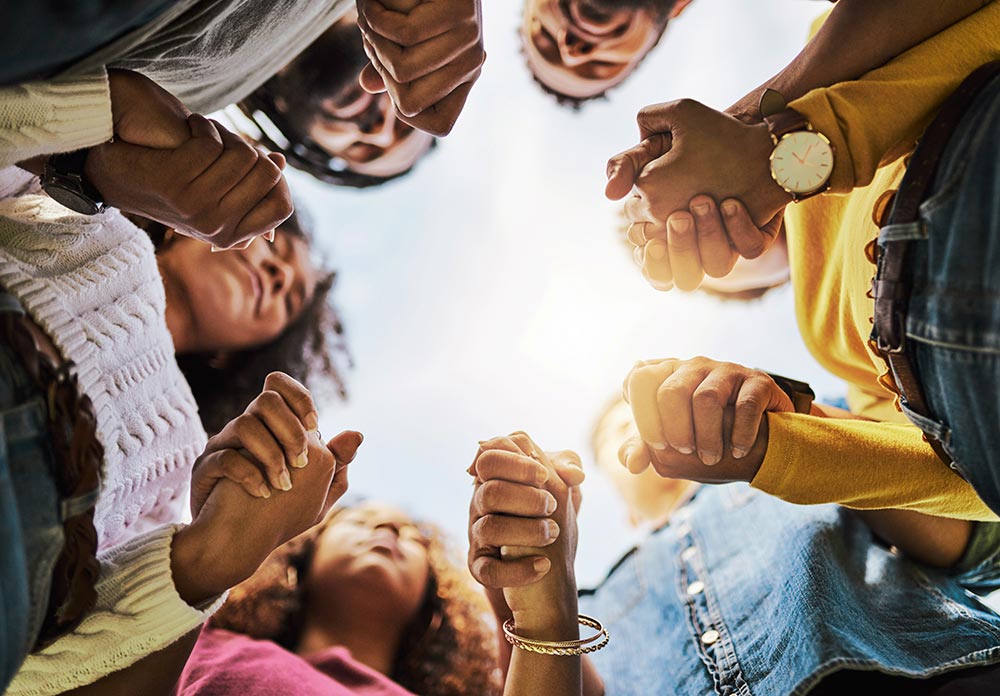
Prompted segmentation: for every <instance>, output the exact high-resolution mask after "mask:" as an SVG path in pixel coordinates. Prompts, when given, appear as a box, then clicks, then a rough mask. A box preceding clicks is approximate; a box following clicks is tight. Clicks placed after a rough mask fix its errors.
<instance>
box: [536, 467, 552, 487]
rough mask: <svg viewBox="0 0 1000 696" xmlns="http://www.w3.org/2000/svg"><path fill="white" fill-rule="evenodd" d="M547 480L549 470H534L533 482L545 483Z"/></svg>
mask: <svg viewBox="0 0 1000 696" xmlns="http://www.w3.org/2000/svg"><path fill="white" fill-rule="evenodd" d="M548 480H549V470H548V469H539V470H538V471H536V472H535V483H536V484H538V485H542V484H543V483H545V482H546V481H548Z"/></svg>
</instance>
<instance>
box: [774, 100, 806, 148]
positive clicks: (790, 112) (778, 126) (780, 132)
mask: <svg viewBox="0 0 1000 696" xmlns="http://www.w3.org/2000/svg"><path fill="white" fill-rule="evenodd" d="M764 123H766V124H767V131H768V132H769V133H770V134H771V139H772V140H774V144H775V145H777V144H778V141H779V140H781V138H782V137H783V136H785V135H788V134H789V133H794V132H795V131H802V130H812V126H811V125H809V121H808V120H807V119H806V117H805V116H803V115H802V114H800V113H799V112H798V111H796V110H795V109H785V110H784V111H779V112H778V113H776V114H772V115H770V116H765V117H764Z"/></svg>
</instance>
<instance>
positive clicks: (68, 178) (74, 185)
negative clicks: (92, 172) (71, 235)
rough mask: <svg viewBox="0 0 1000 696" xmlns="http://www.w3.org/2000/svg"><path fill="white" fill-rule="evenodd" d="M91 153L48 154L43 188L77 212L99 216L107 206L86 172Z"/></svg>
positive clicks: (62, 203) (52, 196) (60, 202)
mask: <svg viewBox="0 0 1000 696" xmlns="http://www.w3.org/2000/svg"><path fill="white" fill-rule="evenodd" d="M88 152H89V150H76V151H75V152H64V153H60V154H57V155H52V156H51V157H49V159H48V160H47V161H46V162H45V170H44V172H43V173H42V188H43V189H44V190H45V193H47V194H49V197H50V198H51V199H52V200H54V201H56V202H57V203H59V204H60V205H63V206H65V207H67V208H69V209H70V210H72V211H74V212H77V213H80V214H82V215H97V214H99V213H103V212H104V209H105V206H104V199H103V197H102V196H101V194H100V192H99V191H98V190H97V189H96V188H94V185H93V184H91V183H90V181H89V180H88V179H87V177H86V175H85V174H84V173H83V167H84V165H85V164H86V163H87V153H88Z"/></svg>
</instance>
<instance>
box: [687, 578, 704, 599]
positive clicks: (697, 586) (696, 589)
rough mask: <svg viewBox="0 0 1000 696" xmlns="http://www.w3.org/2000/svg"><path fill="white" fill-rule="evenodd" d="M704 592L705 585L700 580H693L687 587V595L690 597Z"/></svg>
mask: <svg viewBox="0 0 1000 696" xmlns="http://www.w3.org/2000/svg"><path fill="white" fill-rule="evenodd" d="M704 590H705V583H703V582H702V581H701V580H695V581H694V582H692V583H691V584H690V585H688V589H687V593H688V594H689V595H691V596H692V597H693V596H694V595H696V594H701V593H702V592H703V591H704Z"/></svg>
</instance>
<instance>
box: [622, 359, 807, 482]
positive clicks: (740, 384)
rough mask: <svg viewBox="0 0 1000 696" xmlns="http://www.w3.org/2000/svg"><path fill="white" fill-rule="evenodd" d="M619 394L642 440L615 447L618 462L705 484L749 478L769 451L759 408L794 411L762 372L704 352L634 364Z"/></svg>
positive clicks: (765, 422) (765, 426)
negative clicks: (715, 358) (628, 406)
mask: <svg viewBox="0 0 1000 696" xmlns="http://www.w3.org/2000/svg"><path fill="white" fill-rule="evenodd" d="M623 392H624V397H625V400H626V401H628V403H629V405H630V406H631V407H632V414H633V417H634V418H635V422H636V426H637V428H638V430H639V439H638V440H634V441H629V442H627V443H625V445H623V446H622V448H621V449H620V450H619V457H620V458H621V460H622V464H623V465H624V466H626V467H627V468H628V469H629V471H632V472H633V473H638V472H640V471H642V470H644V469H645V468H646V467H647V466H649V465H652V466H653V468H655V469H656V471H657V473H659V474H660V475H661V476H666V477H669V478H684V479H689V480H692V481H701V482H704V483H724V482H729V481H750V480H752V479H753V477H754V475H756V473H757V470H758V469H760V465H761V463H762V462H763V461H764V455H765V454H766V452H767V420H766V418H765V417H764V414H765V413H766V412H767V411H784V412H792V411H794V410H795V408H794V406H793V404H792V401H791V399H789V398H788V395H787V394H785V392H783V391H782V390H781V389H780V388H779V387H778V385H777V384H775V382H774V380H773V379H771V377H770V376H769V375H767V374H766V373H764V372H761V371H759V370H753V369H750V368H746V367H742V366H740V365H734V364H732V363H720V362H716V361H714V360H709V359H708V358H701V357H699V358H693V359H691V360H683V361H682V360H658V361H649V362H640V363H636V365H635V367H633V368H632V371H631V372H630V373H629V375H628V377H626V379H625V384H624V387H623Z"/></svg>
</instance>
